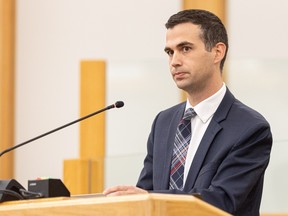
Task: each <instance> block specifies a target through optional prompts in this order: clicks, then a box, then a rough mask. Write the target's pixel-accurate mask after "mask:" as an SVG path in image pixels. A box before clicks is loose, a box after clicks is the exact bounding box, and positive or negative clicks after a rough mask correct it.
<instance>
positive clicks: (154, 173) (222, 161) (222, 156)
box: [137, 89, 272, 216]
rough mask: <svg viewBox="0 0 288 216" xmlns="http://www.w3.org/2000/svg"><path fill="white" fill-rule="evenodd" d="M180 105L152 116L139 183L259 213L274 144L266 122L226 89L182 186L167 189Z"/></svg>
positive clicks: (250, 215) (251, 215)
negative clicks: (196, 194) (181, 189)
mask: <svg viewBox="0 0 288 216" xmlns="http://www.w3.org/2000/svg"><path fill="white" fill-rule="evenodd" d="M184 110H185V102H184V103H181V104H178V105H176V106H174V107H171V108H169V109H167V110H165V111H162V112H160V113H159V114H158V115H157V117H156V118H155V120H154V122H153V125H152V129H151V133H150V135H149V138H148V143H147V156H146V158H145V160H144V168H143V170H142V171H141V174H140V177H139V180H138V182H137V186H138V187H140V188H143V189H146V190H148V191H151V192H159V193H175V194H183V193H184V194H193V193H200V194H201V197H202V199H203V200H204V201H206V202H208V203H210V204H212V205H214V206H216V207H218V208H221V209H223V210H224V211H227V212H229V213H231V214H233V215H241V216H242V215H243V216H257V215H259V208H260V202H261V197H262V188H263V177H264V172H265V169H266V167H267V165H268V162H269V158H270V150H271V146H272V134H271V131H270V126H269V124H268V122H267V121H266V120H265V119H264V117H263V116H261V115H260V114H259V113H258V112H256V111H255V110H253V109H251V108H249V107H247V106H246V105H244V104H243V103H241V102H240V101H239V100H237V99H235V97H234V96H233V95H232V94H231V92H230V91H229V90H228V89H227V91H226V94H225V96H224V98H223V100H222V102H221V103H220V105H219V107H218V109H217V110H216V112H215V114H214V116H213V118H212V120H211V122H210V124H209V126H208V128H207V130H206V132H205V134H204V136H203V138H202V140H201V143H200V145H199V147H198V150H197V152H196V154H195V157H194V159H193V162H192V165H191V167H190V170H189V173H188V176H187V180H186V183H185V185H184V189H183V191H179V190H169V173H170V166H171V159H172V153H173V145H174V139H175V134H176V128H177V126H178V124H179V122H180V119H181V118H182V116H183V113H184Z"/></svg>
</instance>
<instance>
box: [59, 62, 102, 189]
mask: <svg viewBox="0 0 288 216" xmlns="http://www.w3.org/2000/svg"><path fill="white" fill-rule="evenodd" d="M105 70H106V65H105V62H104V61H82V62H81V63H80V73H81V75H80V116H81V117H82V116H85V115H88V114H90V113H93V112H95V111H97V110H100V109H102V108H104V107H105V105H106V103H105V95H106V92H105V89H106V86H105V84H106V76H105V73H106V71H105ZM104 157H105V112H103V113H101V114H98V115H96V116H93V117H91V118H89V119H86V120H85V121H82V122H80V158H79V159H75V160H65V161H64V165H63V167H64V170H63V172H64V183H65V185H66V186H67V187H68V189H69V190H70V192H71V193H72V194H87V193H100V192H102V191H103V190H104Z"/></svg>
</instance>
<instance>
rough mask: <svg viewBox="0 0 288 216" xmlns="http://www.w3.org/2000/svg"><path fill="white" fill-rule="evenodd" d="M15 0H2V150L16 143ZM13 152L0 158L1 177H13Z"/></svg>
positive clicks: (0, 79) (0, 145)
mask: <svg viewBox="0 0 288 216" xmlns="http://www.w3.org/2000/svg"><path fill="white" fill-rule="evenodd" d="M14 50H15V0H0V151H2V150H4V149H7V148H9V147H12V146H13V145H14V58H15V57H14V56H15V51H14ZM13 160H14V157H13V152H9V153H8V154H7V155H3V156H2V158H0V178H1V179H9V178H13V175H14V172H13V168H14V161H13Z"/></svg>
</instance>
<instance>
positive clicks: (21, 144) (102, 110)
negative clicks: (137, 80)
mask: <svg viewBox="0 0 288 216" xmlns="http://www.w3.org/2000/svg"><path fill="white" fill-rule="evenodd" d="M123 106H124V102H123V101H117V102H116V103H115V104H112V105H109V106H107V107H105V108H103V109H100V110H98V111H96V112H93V113H91V114H89V115H86V116H84V117H82V118H79V119H77V120H75V121H72V122H70V123H68V124H65V125H63V126H60V127H58V128H55V129H53V130H51V131H48V132H46V133H44V134H41V135H39V136H37V137H34V138H32V139H30V140H27V141H25V142H23V143H20V144H18V145H15V146H13V147H11V148H8V149H6V150H4V151H2V152H1V153H0V157H1V156H2V155H4V154H6V153H7V152H10V151H12V150H14V149H16V148H19V147H21V146H23V145H26V144H28V143H30V142H33V141H35V140H37V139H40V138H42V137H44V136H47V135H49V134H51V133H54V132H56V131H58V130H61V129H63V128H66V127H68V126H70V125H72V124H75V123H77V122H80V121H82V120H84V119H87V118H90V117H92V116H94V115H97V114H99V113H102V112H104V111H106V110H109V109H112V108H121V107H123Z"/></svg>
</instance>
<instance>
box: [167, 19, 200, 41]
mask: <svg viewBox="0 0 288 216" xmlns="http://www.w3.org/2000/svg"><path fill="white" fill-rule="evenodd" d="M201 33H202V31H201V29H200V27H199V26H198V25H195V24H192V23H181V24H178V25H176V26H174V27H173V28H169V29H167V32H166V46H168V47H173V46H177V44H179V43H181V42H183V41H188V42H190V43H193V44H197V43H203V42H202V40H201V38H200V35H201Z"/></svg>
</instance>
